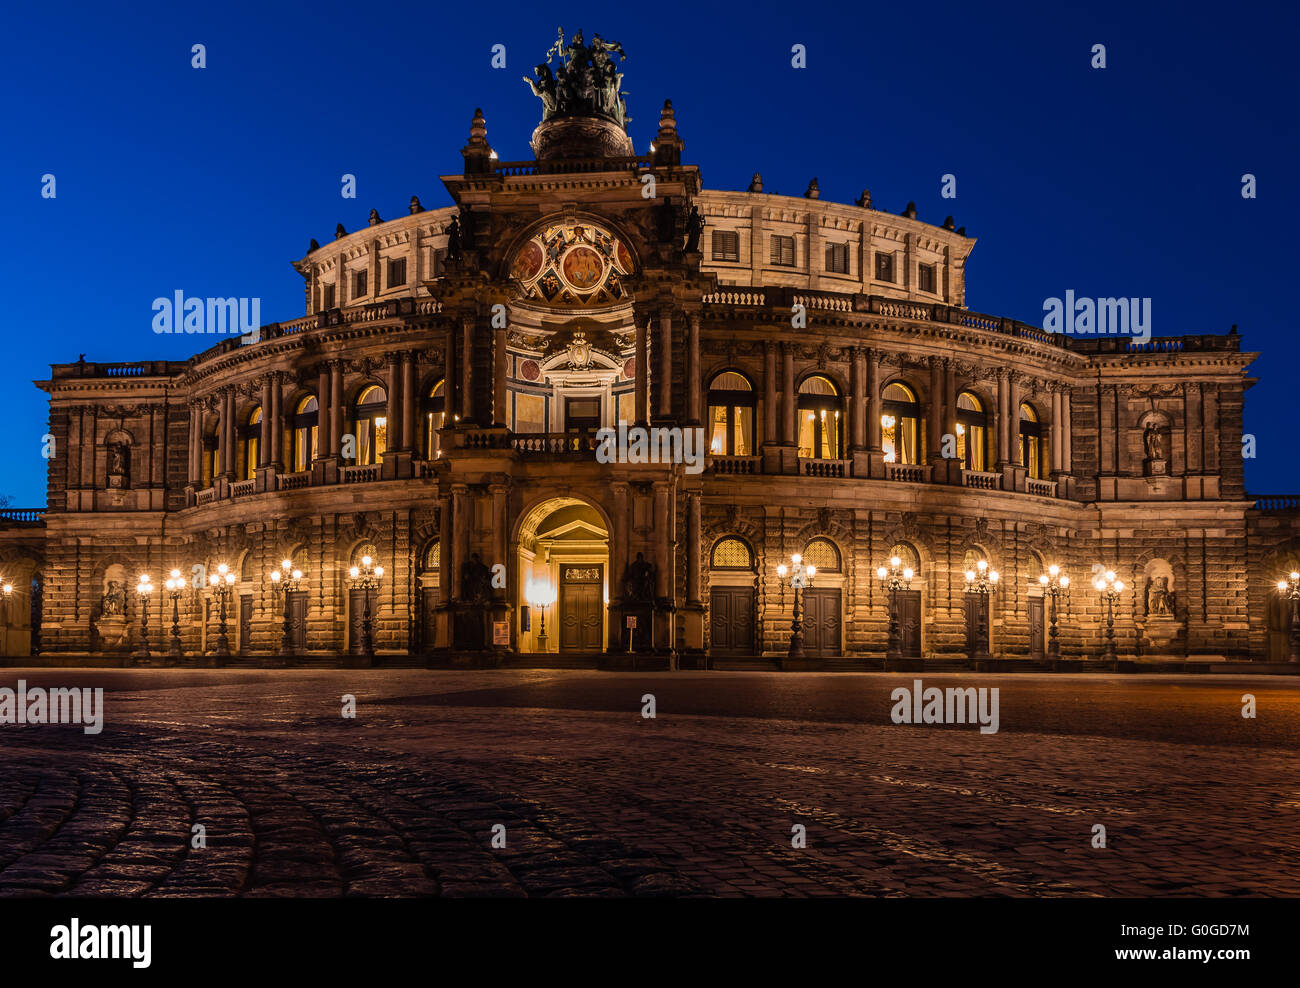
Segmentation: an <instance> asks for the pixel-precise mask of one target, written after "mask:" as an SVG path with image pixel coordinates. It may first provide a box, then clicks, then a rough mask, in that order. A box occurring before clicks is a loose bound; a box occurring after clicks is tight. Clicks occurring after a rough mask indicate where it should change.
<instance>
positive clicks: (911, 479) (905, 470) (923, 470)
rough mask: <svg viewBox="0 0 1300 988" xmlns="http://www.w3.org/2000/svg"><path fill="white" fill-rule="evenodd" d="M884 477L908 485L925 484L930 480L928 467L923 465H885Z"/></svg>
mask: <svg viewBox="0 0 1300 988" xmlns="http://www.w3.org/2000/svg"><path fill="white" fill-rule="evenodd" d="M885 476H886V477H888V478H889V479H890V480H901V481H904V482H906V483H909V484H925V483H928V482H929V480H930V467H929V465H928V464H925V463H888V462H887V463H886V464H885Z"/></svg>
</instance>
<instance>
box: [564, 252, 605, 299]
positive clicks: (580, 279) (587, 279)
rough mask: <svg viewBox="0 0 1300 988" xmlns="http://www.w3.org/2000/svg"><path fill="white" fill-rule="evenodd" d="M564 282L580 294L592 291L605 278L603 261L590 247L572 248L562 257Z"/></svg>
mask: <svg viewBox="0 0 1300 988" xmlns="http://www.w3.org/2000/svg"><path fill="white" fill-rule="evenodd" d="M563 270H564V280H565V281H567V282H568V283H569V284H570V285H572V286H573V287H574V288H576V289H578V291H580V292H589V291H592V290H594V289H595V288H596V286H598V285H599V284H600V281H601V279H602V278H603V277H604V276H605V259H604V258H603V257H601V256H600V255H599V254H597V253H596V252H595V251H594V250H592V249H591V248H590V247H574V248H573V249H572V250H570V251H569V252H568V253H567V254H565V255H564V264H563Z"/></svg>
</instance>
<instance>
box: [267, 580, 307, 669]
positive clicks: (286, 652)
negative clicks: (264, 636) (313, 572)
mask: <svg viewBox="0 0 1300 988" xmlns="http://www.w3.org/2000/svg"><path fill="white" fill-rule="evenodd" d="M271 584H272V592H273V593H275V592H281V593H283V594H284V623H283V624H282V625H281V626H280V631H281V634H280V658H281V659H288V658H289V656H291V655H293V620H292V614H291V613H290V610H289V604H290V601H289V594H291V593H295V592H297V590H298V588H299V587H300V586H301V584H302V570H300V569H294V568H293V560H292V559H282V560H280V568H279V569H273V570H271Z"/></svg>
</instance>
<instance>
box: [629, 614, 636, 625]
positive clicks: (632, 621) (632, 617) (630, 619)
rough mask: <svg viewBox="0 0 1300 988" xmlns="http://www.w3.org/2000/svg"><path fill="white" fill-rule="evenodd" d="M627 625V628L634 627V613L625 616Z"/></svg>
mask: <svg viewBox="0 0 1300 988" xmlns="http://www.w3.org/2000/svg"><path fill="white" fill-rule="evenodd" d="M627 626H628V627H629V628H635V627H636V615H635V614H629V615H628V616H627Z"/></svg>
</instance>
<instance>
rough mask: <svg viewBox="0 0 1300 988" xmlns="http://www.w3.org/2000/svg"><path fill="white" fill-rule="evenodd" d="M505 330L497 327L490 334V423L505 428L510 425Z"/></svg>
mask: <svg viewBox="0 0 1300 988" xmlns="http://www.w3.org/2000/svg"><path fill="white" fill-rule="evenodd" d="M507 362H508V356H507V354H506V328H505V327H504V326H498V327H497V329H496V330H495V331H494V332H493V334H492V423H493V424H494V425H497V426H500V427H501V428H503V429H504V428H505V427H506V426H508V425H509V424H510V392H509V391H508V390H507V389H506V364H507Z"/></svg>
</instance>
